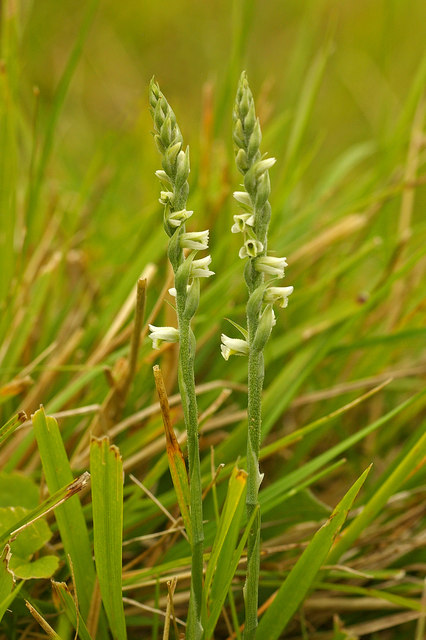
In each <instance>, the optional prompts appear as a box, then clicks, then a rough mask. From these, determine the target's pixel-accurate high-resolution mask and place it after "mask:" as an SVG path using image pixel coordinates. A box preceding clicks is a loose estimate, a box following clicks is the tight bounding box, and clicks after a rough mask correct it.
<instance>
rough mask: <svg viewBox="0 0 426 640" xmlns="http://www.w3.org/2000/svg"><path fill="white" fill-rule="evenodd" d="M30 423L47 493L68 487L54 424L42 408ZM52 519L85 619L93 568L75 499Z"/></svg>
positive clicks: (70, 478) (65, 462)
mask: <svg viewBox="0 0 426 640" xmlns="http://www.w3.org/2000/svg"><path fill="white" fill-rule="evenodd" d="M32 421H33V428H34V433H35V437H36V439H37V445H38V449H39V453H40V458H41V462H42V464H43V470H44V475H45V477H46V482H47V486H48V488H49V491H50V492H51V493H54V492H55V491H57V490H58V489H59V488H60V487H63V486H64V485H66V484H68V483H71V485H72V484H73V474H72V471H71V468H70V464H69V461H68V456H67V453H66V451H65V447H64V443H63V441H62V436H61V433H60V431H59V426H58V423H57V421H56V420H55V419H54V418H52V417H50V416H47V417H46V414H45V412H44V409H43V408H41V409H39V411H36V413H35V414H34V415H33V416H32ZM86 476H87V477H88V474H86ZM55 517H56V521H57V523H58V527H59V532H60V534H61V540H62V542H63V545H64V550H65V555H66V557H68V556H69V557H70V558H71V562H72V566H73V571H74V576H75V583H76V589H77V594H78V601H79V603H80V607H81V612H82V615H83V617H84V618H85V619H86V617H87V615H88V613H89V609H90V602H91V598H92V592H93V586H94V584H95V567H94V564H93V559H92V550H91V545H90V541H89V535H88V532H87V527H86V521H85V518H84V515H83V510H82V508H81V504H80V501H79V500H78V498H73V499H72V500H69V501H68V502H67V503H66V504H63V505H62V506H61V507H60V508H59V509H57V510H56V513H55ZM102 637H103V636H102Z"/></svg>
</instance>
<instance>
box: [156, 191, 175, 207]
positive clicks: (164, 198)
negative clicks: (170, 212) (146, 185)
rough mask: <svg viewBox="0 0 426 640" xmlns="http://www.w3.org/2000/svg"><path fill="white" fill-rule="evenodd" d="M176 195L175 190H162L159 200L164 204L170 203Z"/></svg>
mask: <svg viewBox="0 0 426 640" xmlns="http://www.w3.org/2000/svg"><path fill="white" fill-rule="evenodd" d="M174 196H175V194H174V193H173V191H160V197H159V199H158V202H159V203H160V204H164V205H167V204H170V203H171V202H173V198H174Z"/></svg>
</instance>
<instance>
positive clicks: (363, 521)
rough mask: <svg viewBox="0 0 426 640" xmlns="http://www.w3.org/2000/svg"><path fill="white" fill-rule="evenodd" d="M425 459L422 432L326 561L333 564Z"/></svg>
mask: <svg viewBox="0 0 426 640" xmlns="http://www.w3.org/2000/svg"><path fill="white" fill-rule="evenodd" d="M425 461H426V433H424V434H423V435H422V436H421V437H420V438H419V440H418V441H417V443H416V444H415V445H414V447H413V448H412V449H411V450H410V451H409V452H408V454H407V455H406V456H405V457H404V459H403V460H401V462H400V463H399V465H398V466H397V467H396V468H395V469H394V471H393V473H392V474H391V475H390V476H389V478H387V479H386V480H385V482H384V483H383V484H382V485H381V486H379V488H378V490H377V491H376V493H375V494H374V495H373V496H372V498H371V499H370V500H369V501H368V502H367V504H366V505H365V506H364V508H363V510H362V511H361V513H360V514H359V515H358V516H357V517H356V518H355V519H354V520H353V521H352V522H351V524H350V525H349V526H348V527H347V528H346V529H345V530H344V532H343V534H342V536H341V537H340V539H339V541H338V542H337V544H336V545H335V547H334V548H333V550H332V551H331V553H330V555H329V557H328V559H327V563H329V564H334V563H335V562H337V561H338V559H339V558H340V557H341V556H342V554H343V553H345V551H347V550H348V549H349V547H350V546H351V545H352V544H353V543H354V541H355V540H356V539H357V538H358V537H359V536H360V535H361V533H362V531H363V530H364V529H365V528H366V527H367V526H368V525H369V524H370V523H371V522H372V521H373V520H374V518H375V517H376V515H377V514H378V513H379V512H380V511H381V509H382V508H383V507H384V506H385V505H386V503H387V501H388V500H389V498H390V497H391V496H392V495H393V494H394V493H395V492H396V491H397V490H398V489H399V487H400V486H401V485H402V484H403V482H404V481H405V480H406V479H407V478H408V477H409V476H410V475H411V474H412V473H413V472H415V470H416V468H417V467H420V466H421V465H422V464H424V463H425Z"/></svg>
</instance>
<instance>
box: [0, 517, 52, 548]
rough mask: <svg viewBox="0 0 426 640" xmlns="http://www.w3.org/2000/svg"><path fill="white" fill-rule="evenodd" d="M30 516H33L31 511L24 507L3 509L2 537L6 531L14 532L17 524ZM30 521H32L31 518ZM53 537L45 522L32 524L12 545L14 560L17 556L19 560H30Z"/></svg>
mask: <svg viewBox="0 0 426 640" xmlns="http://www.w3.org/2000/svg"><path fill="white" fill-rule="evenodd" d="M28 514H31V511H30V510H29V509H25V508H24V507H1V508H0V535H3V534H4V533H5V532H6V531H10V530H13V529H14V527H15V526H16V525H17V523H20V522H22V521H24V520H26V519H27V518H28ZM28 519H29V520H30V519H31V518H28ZM16 528H17V527H16ZM51 537H52V532H51V531H50V529H49V525H48V524H47V522H46V521H45V520H42V519H39V520H36V521H35V522H31V523H30V524H29V525H28V526H27V527H26V528H25V529H23V530H22V531H21V532H20V533H19V535H18V537H17V538H16V540H14V541H13V542H12V543H11V545H10V549H11V554H12V558H13V557H14V556H15V555H17V556H19V558H25V559H28V558H30V557H31V556H32V554H33V553H35V552H36V551H38V550H39V549H41V547H43V545H45V544H46V542H47V541H48V540H50V538H51Z"/></svg>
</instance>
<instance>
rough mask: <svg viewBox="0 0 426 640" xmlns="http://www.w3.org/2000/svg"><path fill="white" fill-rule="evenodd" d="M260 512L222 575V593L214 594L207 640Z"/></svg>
mask: <svg viewBox="0 0 426 640" xmlns="http://www.w3.org/2000/svg"><path fill="white" fill-rule="evenodd" d="M258 512H259V509H258V507H256V509H254V511H253V513H252V515H251V517H250V520H249V521H248V523H247V526H246V528H245V530H244V533H243V535H242V537H241V540H240V542H239V544H238V547H237V548H236V549H235V551H234V552H233V554H232V558H231V560H230V562H229V564H228V565H226V566H225V572H224V574H223V575H222V580H221V582H222V584H221V591H220V592H218V593H214V597H213V593H212V600H211V609H210V615H209V618H208V620H207V623H206V627H205V631H204V633H205V637H206V638H210V637H211V636H212V635H213V633H214V630H215V627H216V623H217V621H218V619H219V615H220V612H221V610H222V607H223V603H224V601H225V598H226V595H227V593H228V591H229V588H230V586H231V582H232V578H233V577H234V575H235V572H236V570H237V567H238V563H239V561H240V558H241V555H242V553H243V550H244V547H245V546H246V543H247V538H248V535H249V532H250V529H251V526H252V524H253V522H254V520H255V518H256V517H257V516H258Z"/></svg>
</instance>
